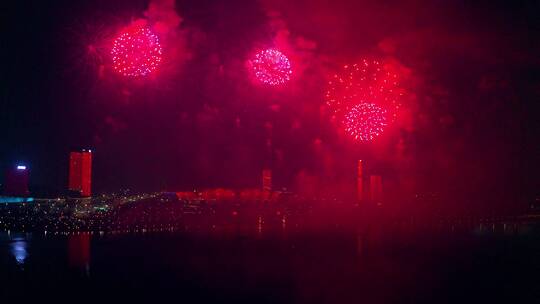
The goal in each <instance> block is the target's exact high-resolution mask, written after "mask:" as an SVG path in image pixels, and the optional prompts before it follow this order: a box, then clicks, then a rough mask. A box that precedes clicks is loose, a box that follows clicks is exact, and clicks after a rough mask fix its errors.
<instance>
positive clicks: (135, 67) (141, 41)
mask: <svg viewBox="0 0 540 304" xmlns="http://www.w3.org/2000/svg"><path fill="white" fill-rule="evenodd" d="M161 55H162V49H161V45H160V43H159V39H158V37H157V36H156V35H155V34H154V33H153V32H152V31H151V30H150V29H149V28H147V27H143V26H131V27H127V28H125V29H124V30H123V31H122V32H121V33H120V35H119V36H118V37H117V38H116V39H115V40H114V43H113V47H112V50H111V56H112V61H113V68H114V70H115V71H117V72H118V73H120V74H122V75H124V76H128V77H139V76H147V75H148V74H151V73H153V72H155V71H156V69H157V68H158V66H159V64H160V63H161Z"/></svg>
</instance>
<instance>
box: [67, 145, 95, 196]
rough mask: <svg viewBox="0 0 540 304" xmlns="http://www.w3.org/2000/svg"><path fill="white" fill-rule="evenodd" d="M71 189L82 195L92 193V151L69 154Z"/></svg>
mask: <svg viewBox="0 0 540 304" xmlns="http://www.w3.org/2000/svg"><path fill="white" fill-rule="evenodd" d="M69 190H70V191H72V192H77V193H79V194H80V195H81V196H91V195H92V151H91V150H84V149H83V150H82V151H79V152H71V153H70V154H69Z"/></svg>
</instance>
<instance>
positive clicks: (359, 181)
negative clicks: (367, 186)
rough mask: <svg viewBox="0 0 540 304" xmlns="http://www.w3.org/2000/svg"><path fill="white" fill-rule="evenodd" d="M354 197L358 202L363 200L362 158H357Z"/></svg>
mask: <svg viewBox="0 0 540 304" xmlns="http://www.w3.org/2000/svg"><path fill="white" fill-rule="evenodd" d="M356 195H357V196H356V198H357V200H358V201H359V202H361V201H363V200H364V179H363V165H362V160H361V159H359V160H358V169H357V175H356Z"/></svg>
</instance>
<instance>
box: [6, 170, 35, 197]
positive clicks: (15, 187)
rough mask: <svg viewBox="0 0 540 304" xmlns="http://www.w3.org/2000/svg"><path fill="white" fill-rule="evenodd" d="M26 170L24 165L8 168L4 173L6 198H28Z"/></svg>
mask: <svg viewBox="0 0 540 304" xmlns="http://www.w3.org/2000/svg"><path fill="white" fill-rule="evenodd" d="M28 179H29V175H28V168H27V167H26V166H24V165H17V166H14V167H12V168H9V169H8V171H7V172H6V181H5V185H4V194H5V195H8V196H28V195H29V194H30V191H29V190H28Z"/></svg>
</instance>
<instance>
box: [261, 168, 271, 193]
mask: <svg viewBox="0 0 540 304" xmlns="http://www.w3.org/2000/svg"><path fill="white" fill-rule="evenodd" d="M262 190H263V194H264V195H265V197H268V196H269V195H270V192H272V170H270V169H264V170H263V171H262Z"/></svg>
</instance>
